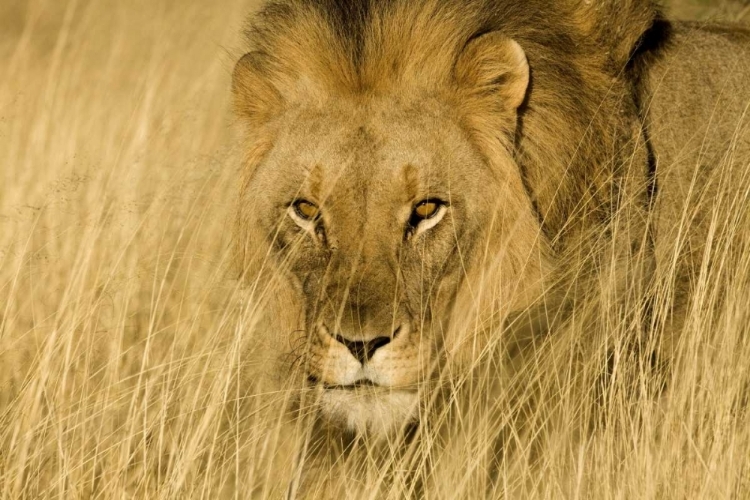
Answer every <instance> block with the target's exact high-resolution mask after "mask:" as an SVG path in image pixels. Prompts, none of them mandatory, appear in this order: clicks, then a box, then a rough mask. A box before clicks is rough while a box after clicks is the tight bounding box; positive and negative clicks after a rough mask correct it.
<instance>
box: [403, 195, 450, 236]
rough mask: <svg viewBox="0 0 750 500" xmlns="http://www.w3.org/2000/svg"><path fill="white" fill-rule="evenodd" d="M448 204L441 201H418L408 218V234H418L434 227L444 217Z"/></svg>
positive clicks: (432, 199)
mask: <svg viewBox="0 0 750 500" xmlns="http://www.w3.org/2000/svg"><path fill="white" fill-rule="evenodd" d="M447 208H448V204H447V203H445V202H444V201H442V200H438V199H434V198H430V199H427V200H423V201H420V202H419V203H417V205H416V206H415V207H414V209H413V210H412V213H411V216H410V217H409V233H410V234H419V233H422V232H424V231H427V230H428V229H431V228H433V227H435V226H436V225H437V224H438V223H439V222H440V220H441V219H442V218H443V216H444V215H445V212H446V210H447Z"/></svg>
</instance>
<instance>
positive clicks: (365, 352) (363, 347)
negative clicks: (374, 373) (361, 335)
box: [335, 334, 395, 364]
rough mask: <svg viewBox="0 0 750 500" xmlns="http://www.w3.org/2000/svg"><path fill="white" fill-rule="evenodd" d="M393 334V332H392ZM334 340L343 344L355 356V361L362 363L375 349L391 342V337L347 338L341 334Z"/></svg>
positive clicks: (369, 357) (370, 357)
mask: <svg viewBox="0 0 750 500" xmlns="http://www.w3.org/2000/svg"><path fill="white" fill-rule="evenodd" d="M394 336H395V334H394ZM335 338H336V340H337V341H339V342H340V343H342V344H344V345H345V346H346V348H347V349H349V352H351V353H352V355H353V356H354V357H355V358H357V361H359V362H360V363H362V364H364V363H366V362H367V360H369V359H372V356H373V355H374V354H375V351H377V350H378V349H380V348H381V347H384V346H386V345H388V344H390V343H391V340H393V339H392V337H376V338H374V339H372V340H368V341H362V340H349V339H347V338H346V337H342V336H341V335H336V337H335Z"/></svg>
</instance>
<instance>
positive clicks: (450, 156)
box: [252, 100, 536, 428]
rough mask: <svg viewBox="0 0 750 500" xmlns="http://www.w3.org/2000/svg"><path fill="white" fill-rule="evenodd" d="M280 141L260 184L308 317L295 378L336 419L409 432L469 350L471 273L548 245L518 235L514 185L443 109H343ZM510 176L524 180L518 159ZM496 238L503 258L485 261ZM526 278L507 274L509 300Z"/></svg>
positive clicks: (300, 124)
mask: <svg viewBox="0 0 750 500" xmlns="http://www.w3.org/2000/svg"><path fill="white" fill-rule="evenodd" d="M279 130H282V131H283V132H282V133H281V134H280V136H279V137H278V139H277V140H276V141H275V144H274V147H273V148H272V149H271V151H270V152H269V153H268V155H267V157H266V159H265V161H264V162H263V163H262V164H261V165H260V166H259V167H258V168H257V170H256V172H255V174H254V177H253V179H252V183H253V184H254V186H255V188H254V193H255V196H257V200H256V206H255V208H254V211H255V213H256V214H257V217H258V223H259V225H260V226H262V228H263V232H264V233H265V235H266V236H267V238H268V239H269V241H270V242H271V252H272V254H273V258H272V262H273V263H274V265H275V266H277V268H278V272H279V273H283V274H284V275H285V276H286V278H287V279H288V281H289V284H290V285H291V287H292V288H293V289H294V290H295V292H296V295H297V297H298V301H299V302H298V304H299V306H298V307H299V308H300V310H301V311H300V312H301V313H302V314H301V316H302V317H304V328H303V329H302V331H298V332H297V333H294V334H292V336H293V338H292V339H291V342H290V343H289V344H288V345H290V346H297V351H296V352H295V356H293V357H292V359H294V361H295V363H296V366H295V367H296V368H298V369H300V370H303V371H304V378H306V379H307V381H308V383H310V384H314V385H316V386H319V387H320V388H321V390H322V394H321V398H320V403H321V407H322V409H323V411H324V413H326V414H327V415H328V416H329V417H333V418H334V419H335V420H338V421H343V422H345V423H346V425H348V426H350V427H357V428H363V427H375V428H377V427H382V426H383V425H385V426H386V427H391V426H393V425H398V424H399V423H403V422H405V421H408V420H409V419H410V418H412V417H413V416H414V412H415V409H416V402H417V392H418V389H419V387H420V382H422V381H424V380H425V379H426V378H428V377H431V376H432V375H434V370H435V366H434V365H435V362H436V361H437V360H438V354H440V353H442V352H444V351H445V349H446V347H448V348H454V347H455V346H456V345H458V344H460V343H461V341H462V340H461V339H457V338H446V332H447V331H448V329H449V327H450V320H451V313H452V312H453V306H454V304H455V302H456V300H457V299H458V295H459V291H460V290H461V288H462V285H463V281H464V280H465V279H466V276H467V272H468V269H467V267H474V266H479V267H481V266H482V265H483V264H484V265H490V266H491V264H492V263H493V260H494V257H497V256H500V255H501V254H502V252H503V248H505V251H507V252H508V253H516V252H517V251H516V249H515V248H513V247H514V246H519V247H521V248H523V247H526V246H531V243H530V241H529V240H530V239H533V238H535V236H536V235H534V234H532V235H529V234H519V227H522V226H519V225H518V224H517V222H518V221H517V220H515V219H516V218H517V215H518V214H513V213H505V212H504V210H507V207H508V197H507V189H508V184H507V180H506V179H502V178H498V172H497V171H493V170H492V169H491V168H490V166H489V165H488V163H487V162H486V161H485V160H484V159H483V158H482V156H481V155H480V154H479V153H478V151H477V149H476V147H475V146H474V145H473V144H472V142H471V141H470V140H469V138H468V136H467V134H466V133H465V132H464V131H463V130H461V129H460V128H459V127H458V126H457V125H456V123H455V122H454V121H452V120H451V119H450V113H449V110H448V109H445V108H444V107H441V106H440V105H439V104H438V103H436V102H429V101H422V102H420V103H419V105H418V106H414V105H412V106H408V107H406V108H405V107H403V106H402V105H401V104H399V103H398V102H397V101H396V100H385V101H370V102H361V101H360V102H356V101H354V102H340V103H338V104H337V105H335V106H332V107H328V109H325V110H317V111H313V110H300V111H298V112H295V113H293V114H290V115H289V116H288V117H286V118H285V119H284V120H283V122H282V123H280V124H279ZM505 164H506V167H507V171H508V172H513V171H514V169H515V165H514V163H513V161H512V159H511V157H510V154H509V155H508V156H507V158H506V159H505ZM499 228H505V230H506V231H507V232H506V233H505V234H500V235H499V234H498V231H497V229H499ZM498 237H500V238H502V240H503V241H502V242H498V241H497V238H498ZM490 240H492V241H493V242H494V245H493V247H494V248H495V250H494V251H495V252H498V255H486V254H484V252H486V248H485V247H486V245H487V243H488V241H490ZM498 243H499V246H498ZM518 244H520V245H518ZM522 251H523V250H522ZM527 253H528V252H527ZM478 261H479V262H478ZM522 276H524V269H523V266H518V267H516V268H515V269H514V268H505V269H504V270H503V276H502V279H503V280H504V281H503V286H504V287H505V288H506V289H507V290H508V297H509V298H510V296H511V295H512V294H514V293H518V286H519V282H520V279H521V278H522ZM493 293H497V291H496V290H495V291H493ZM289 333H290V332H276V333H275V334H279V335H284V334H287V335H288V334H289ZM446 344H447V345H446ZM301 346H302V347H301ZM282 354H283V353H282ZM284 359H288V358H286V357H284Z"/></svg>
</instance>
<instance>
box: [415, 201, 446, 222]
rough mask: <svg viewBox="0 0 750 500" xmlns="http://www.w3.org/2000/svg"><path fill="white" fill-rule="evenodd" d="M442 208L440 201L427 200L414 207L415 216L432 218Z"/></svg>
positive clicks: (422, 218)
mask: <svg viewBox="0 0 750 500" xmlns="http://www.w3.org/2000/svg"><path fill="white" fill-rule="evenodd" d="M438 210H440V203H439V202H437V201H435V200H425V201H423V202H422V203H420V204H419V205H417V206H416V208H415V209H414V217H415V218H417V219H419V220H424V219H431V218H433V217H435V215H437V213H438Z"/></svg>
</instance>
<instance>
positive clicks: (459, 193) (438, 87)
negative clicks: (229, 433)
mask: <svg viewBox="0 0 750 500" xmlns="http://www.w3.org/2000/svg"><path fill="white" fill-rule="evenodd" d="M247 39H248V46H249V47H250V49H249V51H248V52H247V53H246V54H245V55H244V56H243V57H242V58H241V59H240V60H239V62H238V63H237V64H236V67H235V69H234V73H233V84H232V90H233V95H234V107H235V110H236V114H237V116H238V119H239V122H240V123H241V124H242V126H243V128H244V131H245V132H244V135H243V138H242V144H241V147H242V150H243V152H244V159H243V165H242V180H241V182H240V203H239V209H238V215H237V223H236V235H235V241H236V249H237V252H236V253H237V260H238V263H239V267H240V269H241V275H242V279H243V280H244V282H245V283H247V284H248V286H249V288H251V289H253V290H254V291H255V292H254V293H255V296H256V297H257V298H258V300H261V299H260V298H261V297H262V301H263V306H262V308H263V309H264V310H265V311H266V315H265V316H266V319H265V321H266V323H265V324H264V325H265V326H264V331H266V332H267V334H266V335H265V336H264V339H263V341H262V342H261V344H262V345H261V346H260V347H256V349H259V350H260V352H261V353H262V357H263V359H264V360H266V361H267V363H268V366H266V365H264V368H263V370H265V372H264V375H266V376H269V377H270V378H272V379H274V380H276V381H277V382H279V383H281V384H285V385H287V386H288V387H292V388H295V390H297V391H298V392H299V394H301V396H300V398H301V399H305V397H307V396H309V397H310V398H312V399H311V400H312V401H313V403H312V407H313V408H314V411H313V412H312V413H313V414H314V416H315V419H316V421H318V422H320V423H321V424H320V425H322V426H323V427H325V428H326V429H328V431H327V432H328V433H331V432H333V431H331V429H338V430H340V431H342V432H344V433H349V434H350V435H356V436H375V437H377V436H386V437H387V436H394V435H396V434H399V433H401V434H406V433H407V432H406V431H408V430H409V429H412V430H413V428H414V426H415V425H420V424H421V423H422V422H423V419H424V418H426V417H425V412H424V408H423V403H424V400H425V398H426V397H427V399H429V396H425V395H426V394H428V395H429V394H430V391H433V390H434V389H435V388H436V387H445V386H446V385H450V384H451V383H452V382H451V381H455V380H458V379H460V378H461V377H464V379H465V378H466V374H467V373H469V372H470V371H471V370H472V369H473V368H476V366H477V360H478V359H479V358H481V356H484V355H485V354H486V352H487V351H488V350H491V347H492V346H493V345H495V344H497V343H498V342H499V343H505V344H508V342H506V341H505V340H502V341H499V340H498V337H499V336H502V335H504V333H503V332H506V333H505V334H507V328H505V327H504V326H507V325H508V324H509V322H510V321H515V324H518V319H519V318H532V319H531V320H529V321H527V323H528V324H529V325H532V326H533V328H532V330H533V331H536V330H543V331H544V333H543V334H541V335H549V336H554V334H555V332H554V330H555V325H554V321H549V317H550V314H549V308H550V307H556V308H557V309H556V310H557V311H560V312H561V316H562V317H564V316H565V311H570V310H571V309H575V303H576V300H577V299H576V298H575V297H580V296H585V295H586V294H587V290H588V289H589V288H590V286H589V284H590V283H591V282H592V281H591V280H596V279H597V277H598V276H601V275H603V274H606V275H608V276H615V278H614V279H613V282H614V283H615V286H614V288H613V290H612V291H611V293H612V294H614V295H615V296H616V295H618V294H629V296H631V297H632V296H636V300H640V299H638V298H637V297H638V295H639V294H643V296H644V297H646V296H647V295H648V293H647V292H648V290H649V289H650V287H653V286H655V285H654V283H653V282H652V281H653V280H651V279H650V277H651V276H653V275H654V274H655V273H656V271H657V270H658V269H660V268H662V267H664V266H670V265H672V262H671V259H670V255H673V254H674V252H675V251H678V252H681V253H682V254H684V255H685V257H684V259H681V260H680V266H682V267H681V269H682V271H681V276H684V277H685V278H684V285H681V287H682V289H685V290H689V289H690V287H691V281H690V280H691V276H692V274H693V273H694V269H695V266H696V265H698V263H700V261H701V241H702V240H703V239H704V238H705V231H706V230H707V229H706V228H707V225H708V222H709V221H708V218H706V217H703V218H701V216H700V214H698V216H696V219H695V227H694V228H693V230H692V231H691V234H690V237H689V242H690V243H689V244H688V245H686V246H685V248H682V247H681V248H679V249H676V248H675V244H676V243H675V241H677V240H678V239H679V238H677V236H678V235H677V234H676V233H675V232H676V231H679V230H682V226H680V225H679V224H678V225H675V221H676V220H679V217H680V216H681V215H683V214H684V213H686V212H689V211H690V210H691V207H693V206H695V203H696V200H698V199H701V200H705V199H706V198H707V197H710V196H711V189H712V187H711V186H703V185H702V184H701V179H702V176H704V175H705V174H706V173H707V172H708V171H710V169H711V165H714V164H717V162H718V160H719V159H720V158H719V157H720V156H721V155H722V154H724V153H722V152H725V151H726V148H727V145H728V144H730V143H731V148H732V158H733V160H732V161H731V162H728V163H727V162H724V164H725V165H729V166H727V167H725V168H726V169H727V174H726V176H727V178H731V176H732V175H734V174H733V172H737V173H740V172H742V171H743V168H744V169H746V168H747V158H748V153H749V152H750V133H748V119H747V118H746V108H747V106H748V103H750V85H747V83H746V82H748V81H750V32H748V31H747V30H745V29H742V28H740V27H734V26H719V25H698V24H690V23H680V22H670V21H668V20H666V19H665V17H664V16H663V14H662V12H661V10H660V9H659V8H658V6H657V5H656V4H654V3H653V2H652V1H650V0H618V1H615V0H599V1H593V2H592V1H579V0H561V1H559V2H548V1H545V0H531V1H527V2H517V1H511V0H362V1H358V2H346V1H342V0H270V1H268V2H267V3H266V4H265V6H264V7H263V8H262V10H261V11H260V13H258V14H257V15H256V16H255V17H254V18H253V20H252V21H251V24H250V26H249V28H248V30H247ZM719 118H721V119H720V120H719ZM735 167H736V168H735ZM738 175H739V174H738ZM691 204H692V205H691ZM701 207H705V203H704V204H703V205H701ZM706 211H710V209H706ZM602 248H607V249H608V253H607V256H606V258H603V257H602V253H601V249H602ZM613 248H614V249H615V250H614V252H613V251H612V249H613ZM582 270H583V271H582ZM571 290H573V291H572V292H571ZM686 293H687V292H686ZM634 294H635V295H634ZM571 296H572V297H573V298H571ZM647 302H648V301H647V300H645V299H644V303H645V305H644V307H643V308H641V309H642V310H643V311H644V312H643V315H644V317H643V318H640V320H643V321H646V320H648V316H649V314H651V313H649V306H648V304H647ZM683 302H684V300H682V299H681V298H680V297H675V299H674V303H673V304H672V305H671V306H670V307H669V308H668V313H667V315H668V316H669V318H670V319H669V320H668V321H670V323H679V319H677V320H675V321H672V318H678V316H679V314H680V313H679V311H680V308H681V307H682V306H680V304H681V303H683ZM541 303H543V304H544V305H543V308H544V311H546V312H545V313H544V314H542V315H541V316H542V317H544V318H545V319H544V320H540V321H537V320H536V319H533V318H537V319H538V318H539V317H540V315H536V316H535V315H534V314H532V313H530V311H534V310H539V307H540V306H539V305H540V304H541ZM550 304H557V305H550ZM652 313H653V311H652ZM552 316H555V315H554V314H553V315H552ZM563 321H564V320H563ZM665 321H667V320H665ZM674 331H675V332H678V331H679V327H678V326H675V327H674ZM519 335H520V334H519ZM534 335H536V333H534V334H532V337H533V336H534ZM675 335H678V333H676V334H675ZM521 336H522V335H521ZM519 338H520V337H519ZM519 342H520V341H519ZM671 342H672V341H671V340H669V339H667V340H665V341H664V342H663V343H660V346H659V352H658V353H657V354H659V355H660V356H664V357H668V351H669V350H670V349H672V347H670V346H671V345H672V344H671ZM511 343H512V342H511ZM664 353H666V354H664ZM493 366H494V365H493ZM305 395H307V396H305ZM298 404H302V403H298ZM309 413H310V412H308V414H309ZM388 439H391V438H388Z"/></svg>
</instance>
